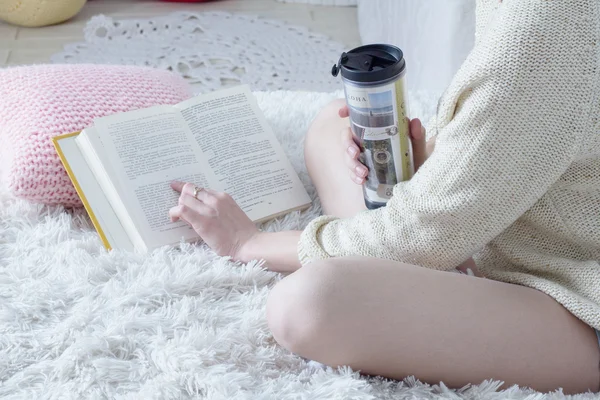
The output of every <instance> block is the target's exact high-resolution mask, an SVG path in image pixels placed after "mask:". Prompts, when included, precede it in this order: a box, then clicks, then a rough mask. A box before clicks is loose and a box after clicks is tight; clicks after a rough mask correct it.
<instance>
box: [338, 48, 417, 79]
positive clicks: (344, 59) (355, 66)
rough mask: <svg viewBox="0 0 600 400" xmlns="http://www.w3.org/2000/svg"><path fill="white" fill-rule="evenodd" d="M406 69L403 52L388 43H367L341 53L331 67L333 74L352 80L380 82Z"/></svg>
mask: <svg viewBox="0 0 600 400" xmlns="http://www.w3.org/2000/svg"><path fill="white" fill-rule="evenodd" d="M405 69H406V61H405V60H404V54H403V53H402V50H400V49H399V48H398V47H396V46H392V45H389V44H368V45H366V46H361V47H357V48H356V49H353V50H350V51H349V52H347V53H342V56H341V57H340V60H339V61H338V63H337V65H334V66H333V68H332V69H331V74H332V75H333V76H338V74H339V73H340V71H341V73H342V77H344V79H348V80H350V81H353V82H361V83H373V82H381V81H386V80H388V79H391V78H393V77H395V76H397V75H400V74H401V73H402V72H404V70H405Z"/></svg>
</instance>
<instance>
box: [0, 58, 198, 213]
mask: <svg viewBox="0 0 600 400" xmlns="http://www.w3.org/2000/svg"><path fill="white" fill-rule="evenodd" d="M191 95H192V92H191V88H190V86H189V85H188V84H187V82H185V81H184V80H183V79H182V78H180V77H179V76H177V75H175V74H173V73H170V72H167V71H160V70H155V69H151V68H145V67H135V66H108V65H81V64H79V65H38V66H25V67H12V68H7V69H0V176H1V182H2V184H3V185H6V186H7V188H8V189H9V191H10V192H11V193H12V194H13V195H14V196H16V197H19V198H23V199H26V200H29V201H32V202H36V203H44V204H62V205H64V206H67V207H72V206H81V201H80V199H79V197H78V195H77V192H76V191H75V188H74V187H73V185H72V183H71V181H70V179H69V177H68V175H67V173H66V171H65V169H64V168H63V166H62V164H61V162H60V159H59V157H58V155H57V153H56V150H55V148H54V145H53V143H52V138H53V137H54V136H57V135H62V134H65V133H71V132H77V131H80V130H82V129H84V128H86V127H88V126H90V125H92V124H93V121H94V119H95V118H99V117H103V116H106V115H110V114H114V113H119V112H125V111H130V110H135V109H140V108H145V107H152V106H156V105H162V104H176V103H178V102H180V101H183V100H185V99H187V98H189V97H190V96H191Z"/></svg>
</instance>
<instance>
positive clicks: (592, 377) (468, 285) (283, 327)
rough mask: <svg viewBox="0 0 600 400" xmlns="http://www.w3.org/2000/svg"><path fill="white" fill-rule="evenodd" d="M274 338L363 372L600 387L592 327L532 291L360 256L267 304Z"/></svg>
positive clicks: (307, 272)
mask: <svg viewBox="0 0 600 400" xmlns="http://www.w3.org/2000/svg"><path fill="white" fill-rule="evenodd" d="M268 311H269V324H270V326H271V329H272V330H273V333H274V335H275V337H276V339H277V340H278V341H280V343H281V344H282V345H284V346H285V347H287V348H288V349H290V350H291V351H293V352H295V353H298V354H299V355H301V356H303V357H306V358H309V359H312V360H316V361H319V362H322V363H324V364H327V365H330V366H340V365H349V366H351V367H353V368H354V369H356V370H360V371H362V372H363V373H366V374H372V375H381V376H385V377H389V378H396V379H402V378H404V377H406V376H409V375H415V376H416V377H417V378H418V379H420V380H422V381H425V382H429V383H438V382H440V381H443V382H444V383H446V384H447V385H449V386H451V387H462V386H464V385H466V384H469V383H480V382H481V381H483V380H485V379H497V380H501V381H504V382H505V383H506V385H513V384H518V385H521V386H529V387H533V388H534V389H536V390H540V391H549V390H554V389H557V388H559V387H562V388H564V389H565V391H566V392H569V393H576V392H584V391H587V390H591V391H597V390H598V389H599V385H600V369H599V361H600V349H599V347H598V340H597V337H596V334H595V331H594V330H593V329H592V328H590V327H589V326H587V325H585V324H584V323H583V322H581V321H580V320H578V319H577V318H575V317H574V316H573V315H571V314H570V313H569V312H568V311H567V310H566V309H565V308H563V307H562V306H561V305H560V304H558V303H557V302H556V301H554V300H553V299H552V298H550V297H549V296H547V295H545V294H543V293H541V292H539V291H537V290H534V289H530V288H526V287H523V286H517V285H511V284H506V283H501V282H496V281H492V280H488V279H480V278H474V277H469V276H464V275H459V274H454V273H448V272H440V271H434V270H429V269H425V268H421V267H415V266H411V265H406V264H402V263H397V262H392V261H385V260H378V259H372V258H364V257H351V258H340V259H331V260H327V261H322V262H317V263H313V264H310V265H308V266H306V267H304V268H302V269H300V270H299V271H298V272H296V273H295V274H293V275H291V276H289V277H287V278H286V279H284V280H283V281H282V282H281V283H280V284H279V285H278V287H276V288H275V289H274V291H273V293H272V295H271V298H270V299H269V307H268Z"/></svg>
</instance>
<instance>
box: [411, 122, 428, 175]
mask: <svg viewBox="0 0 600 400" xmlns="http://www.w3.org/2000/svg"><path fill="white" fill-rule="evenodd" d="M425 136H426V135H425V129H423V125H422V124H421V120H419V119H418V118H415V119H413V120H412V121H410V141H411V143H412V148H413V162H414V164H415V172H417V171H418V170H419V168H421V166H422V165H423V164H424V163H425V161H426V160H427V149H426V141H425Z"/></svg>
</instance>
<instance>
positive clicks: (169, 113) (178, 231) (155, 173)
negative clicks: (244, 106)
mask: <svg viewBox="0 0 600 400" xmlns="http://www.w3.org/2000/svg"><path fill="white" fill-rule="evenodd" d="M95 127H96V132H97V134H96V135H95V136H94V137H92V136H90V140H92V141H93V142H94V148H96V149H98V148H102V149H103V151H104V155H103V157H100V158H101V159H103V160H106V161H105V162H108V163H110V169H111V170H112V171H113V172H112V174H113V175H114V179H112V180H113V181H116V184H115V187H116V189H117V191H118V192H119V197H120V199H121V201H122V202H123V204H124V205H125V209H126V210H127V211H128V212H129V213H130V214H132V219H133V221H134V223H135V225H136V228H137V229H138V231H139V232H140V235H141V236H142V238H143V240H144V242H145V243H146V246H147V247H148V248H149V249H151V248H155V247H159V246H162V245H167V244H174V243H178V242H179V241H180V240H181V239H182V238H183V239H185V240H188V239H193V238H196V237H197V235H196V233H195V232H194V231H193V230H192V229H191V228H190V227H189V226H188V225H187V224H185V223H184V222H182V221H180V222H177V223H173V222H171V221H170V219H169V214H168V213H169V209H171V208H172V207H174V206H176V205H177V204H178V198H179V194H178V193H176V192H175V191H174V190H173V189H171V187H170V186H169V185H170V183H171V182H173V181H174V180H180V181H184V182H191V183H194V184H195V185H198V186H201V187H209V186H211V185H214V184H215V182H216V177H215V176H214V174H212V171H211V169H210V167H209V166H208V164H207V162H206V160H205V158H204V157H203V156H202V151H201V149H200V147H199V146H198V144H197V142H196V140H195V139H194V137H193V135H192V133H191V132H190V130H189V128H188V127H187V125H186V123H185V121H183V119H182V117H181V115H180V113H179V112H177V111H175V110H173V108H172V107H168V106H165V107H153V108H150V109H145V110H139V111H134V112H129V113H123V114H117V115H113V116H109V117H104V118H100V119H98V120H96V121H95Z"/></svg>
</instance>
